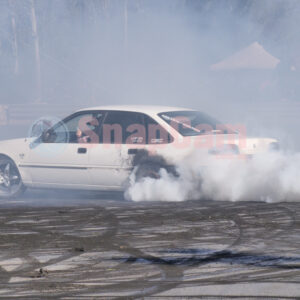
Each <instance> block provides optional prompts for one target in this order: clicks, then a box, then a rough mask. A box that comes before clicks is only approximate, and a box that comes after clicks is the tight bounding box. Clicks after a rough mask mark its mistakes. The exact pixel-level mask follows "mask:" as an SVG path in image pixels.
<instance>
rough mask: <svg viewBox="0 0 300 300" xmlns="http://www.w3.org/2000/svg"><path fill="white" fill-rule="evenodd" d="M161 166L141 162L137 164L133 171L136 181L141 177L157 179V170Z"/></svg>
mask: <svg viewBox="0 0 300 300" xmlns="http://www.w3.org/2000/svg"><path fill="white" fill-rule="evenodd" d="M160 169H161V167H160V166H159V165H158V164H141V165H138V167H137V170H136V172H135V178H136V181H141V180H142V179H143V178H147V177H148V178H153V179H159V178H160V174H159V170H160Z"/></svg>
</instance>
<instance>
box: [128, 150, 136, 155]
mask: <svg viewBox="0 0 300 300" xmlns="http://www.w3.org/2000/svg"><path fill="white" fill-rule="evenodd" d="M137 152H138V149H128V154H137Z"/></svg>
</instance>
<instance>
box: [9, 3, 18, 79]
mask: <svg viewBox="0 0 300 300" xmlns="http://www.w3.org/2000/svg"><path fill="white" fill-rule="evenodd" d="M9 6H10V10H11V27H12V31H13V40H12V48H13V54H14V58H15V67H14V73H15V74H16V75H18V74H19V54H18V40H17V29H16V16H15V9H14V5H13V0H10V1H9Z"/></svg>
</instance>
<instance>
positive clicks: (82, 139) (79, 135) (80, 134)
mask: <svg viewBox="0 0 300 300" xmlns="http://www.w3.org/2000/svg"><path fill="white" fill-rule="evenodd" d="M76 137H77V142H78V143H79V144H83V143H90V142H91V138H90V136H88V135H85V134H84V133H83V132H82V130H80V129H79V128H77V131H76Z"/></svg>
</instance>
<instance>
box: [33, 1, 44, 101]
mask: <svg viewBox="0 0 300 300" xmlns="http://www.w3.org/2000/svg"><path fill="white" fill-rule="evenodd" d="M30 4H31V25H32V35H33V42H34V50H35V64H36V89H37V95H36V100H35V102H37V103H40V102H41V91H42V87H41V84H42V81H41V59H40V46H39V36H38V32H37V22H36V14H35V5H34V0H31V1H30Z"/></svg>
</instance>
